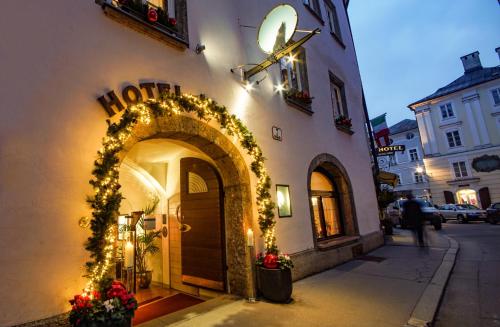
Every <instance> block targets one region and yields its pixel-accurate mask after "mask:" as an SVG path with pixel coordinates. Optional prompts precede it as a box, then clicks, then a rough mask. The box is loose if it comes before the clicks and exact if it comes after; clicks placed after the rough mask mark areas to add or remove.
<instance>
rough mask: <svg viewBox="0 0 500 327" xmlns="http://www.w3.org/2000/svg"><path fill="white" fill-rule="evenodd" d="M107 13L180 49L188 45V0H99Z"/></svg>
mask: <svg viewBox="0 0 500 327" xmlns="http://www.w3.org/2000/svg"><path fill="white" fill-rule="evenodd" d="M96 2H97V3H98V4H100V5H101V6H102V8H103V10H104V12H105V14H106V15H107V16H109V17H111V18H113V19H115V20H117V21H119V22H121V23H123V24H125V25H127V26H129V27H131V28H133V29H135V30H137V31H140V32H142V33H145V34H147V35H150V36H151V37H153V38H155V39H158V40H161V41H164V42H166V43H168V44H169V45H173V46H175V47H177V48H183V49H185V48H187V45H188V43H187V42H188V34H187V4H186V0H149V1H147V0H126V1H125V0H97V1H96Z"/></svg>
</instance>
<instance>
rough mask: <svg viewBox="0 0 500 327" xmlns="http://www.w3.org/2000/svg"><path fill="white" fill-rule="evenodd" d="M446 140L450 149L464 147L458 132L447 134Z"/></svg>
mask: <svg viewBox="0 0 500 327" xmlns="http://www.w3.org/2000/svg"><path fill="white" fill-rule="evenodd" d="M446 140H447V141H448V146H449V147H450V148H455V147H458V146H462V139H461V138H460V133H459V132H458V130H455V131H450V132H447V133H446Z"/></svg>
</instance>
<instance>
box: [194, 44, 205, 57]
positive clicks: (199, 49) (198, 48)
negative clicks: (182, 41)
mask: <svg viewBox="0 0 500 327" xmlns="http://www.w3.org/2000/svg"><path fill="white" fill-rule="evenodd" d="M205 49H206V47H205V45H204V44H201V43H198V44H197V45H196V49H194V51H195V52H196V54H200V53H202V52H203V51H205Z"/></svg>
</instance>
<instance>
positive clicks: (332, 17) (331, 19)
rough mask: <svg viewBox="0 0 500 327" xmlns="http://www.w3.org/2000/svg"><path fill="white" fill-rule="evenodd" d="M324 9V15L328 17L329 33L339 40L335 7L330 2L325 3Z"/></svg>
mask: <svg viewBox="0 0 500 327" xmlns="http://www.w3.org/2000/svg"><path fill="white" fill-rule="evenodd" d="M325 8H326V15H327V16H328V27H329V28H330V33H332V34H333V35H335V36H336V37H337V38H338V39H339V40H341V34H340V24H339V18H338V16H337V8H335V5H334V4H333V3H332V2H331V1H330V0H326V1H325Z"/></svg>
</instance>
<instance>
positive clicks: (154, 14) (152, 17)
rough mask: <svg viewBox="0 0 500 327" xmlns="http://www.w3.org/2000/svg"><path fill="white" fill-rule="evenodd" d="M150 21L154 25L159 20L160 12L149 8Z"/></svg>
mask: <svg viewBox="0 0 500 327" xmlns="http://www.w3.org/2000/svg"><path fill="white" fill-rule="evenodd" d="M148 20H149V21H150V22H152V23H154V22H156V21H157V20H158V12H157V11H156V9H154V8H149V10H148Z"/></svg>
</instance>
